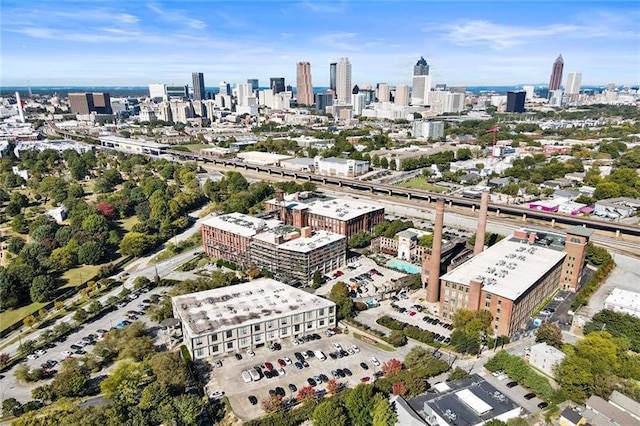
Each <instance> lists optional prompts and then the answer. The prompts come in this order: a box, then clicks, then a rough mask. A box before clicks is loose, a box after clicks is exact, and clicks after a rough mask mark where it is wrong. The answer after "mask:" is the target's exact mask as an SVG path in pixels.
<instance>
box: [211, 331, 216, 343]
mask: <svg viewBox="0 0 640 426" xmlns="http://www.w3.org/2000/svg"><path fill="white" fill-rule="evenodd" d="M211 341H212V342H217V341H218V333H215V334H212V335H211Z"/></svg>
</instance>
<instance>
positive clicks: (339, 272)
mask: <svg viewBox="0 0 640 426" xmlns="http://www.w3.org/2000/svg"><path fill="white" fill-rule="evenodd" d="M343 275H344V274H343V273H342V271H336V277H341V276H343Z"/></svg>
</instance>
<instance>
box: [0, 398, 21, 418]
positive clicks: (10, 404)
mask: <svg viewBox="0 0 640 426" xmlns="http://www.w3.org/2000/svg"><path fill="white" fill-rule="evenodd" d="M2 413H3V414H5V415H6V414H7V413H11V415H13V416H19V415H20V414H22V404H21V403H20V402H19V401H18V400H17V399H15V398H7V399H5V400H3V401H2Z"/></svg>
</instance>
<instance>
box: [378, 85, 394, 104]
mask: <svg viewBox="0 0 640 426" xmlns="http://www.w3.org/2000/svg"><path fill="white" fill-rule="evenodd" d="M389 99H391V90H389V85H388V84H387V83H378V102H389Z"/></svg>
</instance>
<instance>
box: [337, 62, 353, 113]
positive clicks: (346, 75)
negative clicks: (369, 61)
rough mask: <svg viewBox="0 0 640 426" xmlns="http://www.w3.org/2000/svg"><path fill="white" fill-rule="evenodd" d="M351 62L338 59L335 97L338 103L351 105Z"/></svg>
mask: <svg viewBox="0 0 640 426" xmlns="http://www.w3.org/2000/svg"><path fill="white" fill-rule="evenodd" d="M351 89H352V87H351V62H349V58H340V61H339V62H338V64H337V66H336V97H337V98H338V103H341V104H350V103H351Z"/></svg>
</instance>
